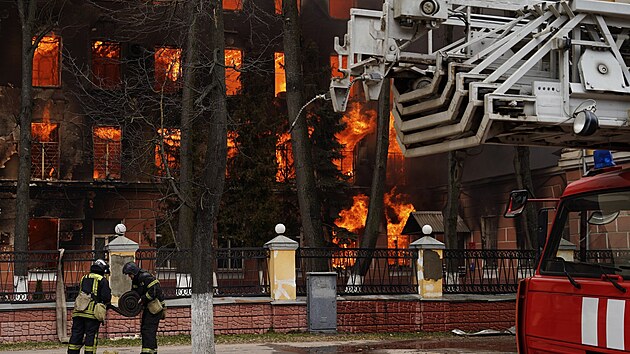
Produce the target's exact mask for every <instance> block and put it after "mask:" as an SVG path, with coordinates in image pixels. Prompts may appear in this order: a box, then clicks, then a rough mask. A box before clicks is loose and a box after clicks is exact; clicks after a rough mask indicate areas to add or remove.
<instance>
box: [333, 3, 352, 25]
mask: <svg viewBox="0 0 630 354" xmlns="http://www.w3.org/2000/svg"><path fill="white" fill-rule="evenodd" d="M352 6H354V1H353V0H328V13H329V14H330V17H332V18H336V19H339V20H348V19H350V8H351V7H352Z"/></svg>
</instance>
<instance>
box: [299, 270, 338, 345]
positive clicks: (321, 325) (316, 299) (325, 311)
mask: <svg viewBox="0 0 630 354" xmlns="http://www.w3.org/2000/svg"><path fill="white" fill-rule="evenodd" d="M306 293H307V299H306V316H307V318H308V330H309V332H318V333H336V332H337V273H335V272H308V273H306Z"/></svg>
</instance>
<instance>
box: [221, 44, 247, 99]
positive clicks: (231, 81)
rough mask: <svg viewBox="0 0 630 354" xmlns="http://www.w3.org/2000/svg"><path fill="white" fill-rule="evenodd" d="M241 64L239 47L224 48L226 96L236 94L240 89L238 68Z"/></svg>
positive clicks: (241, 56)
mask: <svg viewBox="0 0 630 354" xmlns="http://www.w3.org/2000/svg"><path fill="white" fill-rule="evenodd" d="M242 65H243V52H242V51H241V50H240V49H226V50H225V91H226V94H227V95H228V96H232V95H236V94H237V93H238V92H239V91H240V90H241V78H240V73H239V72H238V69H240V68H241V66H242Z"/></svg>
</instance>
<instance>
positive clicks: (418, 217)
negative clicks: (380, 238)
mask: <svg viewBox="0 0 630 354" xmlns="http://www.w3.org/2000/svg"><path fill="white" fill-rule="evenodd" d="M424 225H431V227H432V228H433V232H437V233H444V218H443V217H442V212H441V211H414V212H412V213H409V218H408V219H407V222H406V223H405V227H404V228H403V230H402V232H401V234H402V235H417V234H422V226H424ZM457 232H470V229H469V228H468V226H466V224H465V223H464V220H463V219H462V218H461V216H459V215H458V216H457Z"/></svg>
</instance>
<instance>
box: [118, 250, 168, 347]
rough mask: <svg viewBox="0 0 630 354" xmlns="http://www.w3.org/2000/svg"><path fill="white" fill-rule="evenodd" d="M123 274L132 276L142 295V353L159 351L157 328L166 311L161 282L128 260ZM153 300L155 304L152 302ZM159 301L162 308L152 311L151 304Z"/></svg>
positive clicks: (133, 288) (133, 285) (136, 287)
mask: <svg viewBox="0 0 630 354" xmlns="http://www.w3.org/2000/svg"><path fill="white" fill-rule="evenodd" d="M123 274H126V275H128V276H129V278H131V288H132V290H133V291H135V292H137V293H138V295H140V302H141V303H142V307H143V308H142V321H141V322H140V335H141V336H142V351H141V352H140V353H142V354H145V353H146V354H156V353H157V347H158V346H157V330H158V326H159V324H160V320H161V319H162V318H163V317H162V316H163V315H164V314H165V312H164V306H165V304H164V295H163V294H162V288H161V287H160V282H159V281H158V280H157V279H155V277H154V276H153V275H151V273H149V272H147V271H146V270H144V269H140V268H139V267H138V266H137V265H136V264H135V263H133V262H128V263H126V264H125V265H124V266H123ZM151 302H153V304H151ZM156 302H159V304H160V306H161V308H162V310H161V311H159V312H156V313H151V306H152V305H156Z"/></svg>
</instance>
